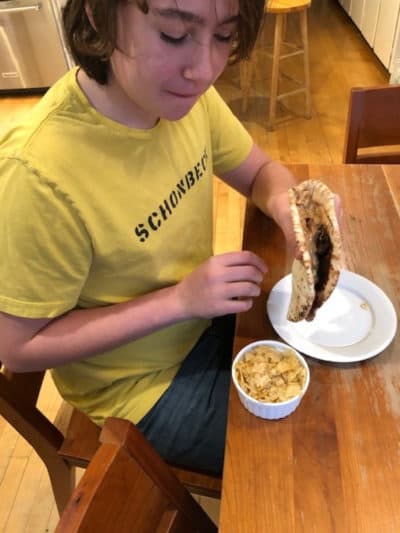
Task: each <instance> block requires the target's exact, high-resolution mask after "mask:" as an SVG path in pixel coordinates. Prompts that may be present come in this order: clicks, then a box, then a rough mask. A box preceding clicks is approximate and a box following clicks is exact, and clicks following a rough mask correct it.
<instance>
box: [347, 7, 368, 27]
mask: <svg viewBox="0 0 400 533" xmlns="http://www.w3.org/2000/svg"><path fill="white" fill-rule="evenodd" d="M365 3H366V2H365V0H352V2H351V7H350V17H351V18H352V19H353V21H354V23H355V24H356V26H357V27H358V28H359V29H360V30H361V25H362V18H363V14H364V5H365Z"/></svg>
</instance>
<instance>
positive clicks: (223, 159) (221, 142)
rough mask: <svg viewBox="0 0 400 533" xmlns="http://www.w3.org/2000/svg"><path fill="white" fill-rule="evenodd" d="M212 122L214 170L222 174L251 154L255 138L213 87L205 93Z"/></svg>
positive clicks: (210, 121)
mask: <svg viewBox="0 0 400 533" xmlns="http://www.w3.org/2000/svg"><path fill="white" fill-rule="evenodd" d="M205 98H206V102H207V110H208V116H209V123H210V132H211V145H212V156H213V170H214V172H215V174H217V175H221V174H224V173H225V172H229V171H231V170H233V169H235V168H236V167H238V166H239V165H240V164H241V163H243V161H244V160H245V159H246V157H247V156H248V155H249V153H250V150H251V148H252V146H253V139H252V137H251V136H250V134H249V132H248V131H247V130H246V128H245V127H244V126H243V124H241V122H240V121H239V120H238V118H237V117H236V116H235V115H234V114H233V113H232V111H231V110H230V108H229V107H228V105H227V104H226V103H225V102H224V100H223V99H222V97H221V96H220V95H219V94H218V92H217V90H216V89H215V88H214V87H211V88H210V89H209V90H208V91H207V93H206V94H205Z"/></svg>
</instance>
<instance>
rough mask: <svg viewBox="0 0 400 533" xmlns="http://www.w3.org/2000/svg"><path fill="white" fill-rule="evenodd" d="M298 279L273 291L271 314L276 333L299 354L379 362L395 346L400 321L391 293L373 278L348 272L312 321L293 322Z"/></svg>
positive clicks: (337, 360)
mask: <svg viewBox="0 0 400 533" xmlns="http://www.w3.org/2000/svg"><path fill="white" fill-rule="evenodd" d="M291 292H292V275H291V274H289V275H288V276H286V277H284V278H282V279H281V280H280V281H278V283H277V284H276V285H275V286H274V287H273V289H272V291H271V293H270V295H269V298H268V301H267V314H268V317H269V319H270V321H271V324H272V326H273V328H274V329H275V331H276V332H277V333H278V335H280V337H282V339H283V340H284V341H286V342H287V343H288V344H290V345H291V346H293V348H295V349H296V350H299V351H300V352H302V353H304V354H306V355H309V356H311V357H315V358H316V359H321V360H323V361H332V362H335V363H353V362H355V361H362V360H364V359H369V358H370V357H374V356H375V355H377V354H378V353H380V352H382V351H383V350H384V349H385V348H386V347H387V346H388V345H389V344H390V342H391V341H392V339H393V337H394V335H395V333H396V328H397V316H396V311H395V309H394V307H393V304H392V302H391V301H390V300H389V298H388V297H387V296H386V294H385V293H384V292H383V291H382V290H381V289H380V288H379V287H377V286H376V285H375V284H374V283H372V282H371V281H369V280H368V279H366V278H364V277H362V276H360V275H358V274H355V273H354V272H349V271H347V270H343V271H342V272H341V274H340V278H339V282H338V284H337V286H336V288H335V290H334V291H333V293H332V295H331V297H330V298H329V299H328V300H327V302H325V304H324V305H323V306H322V307H321V308H320V309H319V310H318V311H317V314H316V317H315V318H314V320H313V321H312V322H307V321H305V320H302V321H301V322H289V321H288V320H287V319H286V314H287V310H288V306H289V301H290V296H291Z"/></svg>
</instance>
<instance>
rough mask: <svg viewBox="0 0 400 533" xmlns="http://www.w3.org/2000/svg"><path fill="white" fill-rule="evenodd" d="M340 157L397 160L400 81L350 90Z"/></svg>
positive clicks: (353, 160)
mask: <svg viewBox="0 0 400 533" xmlns="http://www.w3.org/2000/svg"><path fill="white" fill-rule="evenodd" d="M385 147H390V149H389V150H387V149H385ZM362 148H364V149H365V148H370V149H373V150H372V151H371V153H368V154H365V153H364V152H365V150H364V151H363V153H360V152H359V150H360V149H362ZM377 148H379V149H378V150H377ZM343 160H344V162H345V163H378V164H379V163H382V164H384V163H389V164H390V163H400V85H393V86H383V87H370V88H353V89H352V90H351V94H350V103H349V111H348V117H347V129H346V139H345V147H344V156H343Z"/></svg>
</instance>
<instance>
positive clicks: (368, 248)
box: [220, 165, 400, 533]
mask: <svg viewBox="0 0 400 533" xmlns="http://www.w3.org/2000/svg"><path fill="white" fill-rule="evenodd" d="M290 168H292V170H293V172H294V173H295V174H296V175H297V176H298V178H299V179H307V178H317V179H322V180H323V181H324V182H325V183H327V185H328V186H329V187H330V188H331V189H332V190H333V191H335V192H337V193H339V194H340V196H341V198H342V201H343V206H344V210H345V216H344V221H343V244H344V252H345V258H346V268H347V269H348V270H351V271H354V272H357V273H358V274H361V275H362V276H365V277H366V278H368V279H370V280H371V281H373V282H374V283H376V284H377V285H378V286H379V287H381V288H382V289H383V290H384V291H385V292H386V294H387V295H388V296H389V298H390V299H391V300H392V302H393V304H394V306H395V309H396V313H397V314H398V313H399V309H400V269H399V264H400V246H399V237H398V236H399V235H400V219H399V209H398V207H399V206H398V203H399V201H400V195H399V186H398V181H399V180H400V166H391V167H381V166H366V165H364V166H362V165H359V166H352V165H328V166H324V165H291V166H290ZM389 185H390V187H389ZM243 244H244V248H245V249H250V250H253V251H254V252H256V253H257V254H259V255H260V256H262V257H263V258H264V259H265V260H266V262H267V263H268V265H269V272H268V274H267V276H266V277H265V281H264V285H263V291H262V295H261V297H260V298H258V299H257V301H256V302H255V305H254V307H253V309H252V310H251V311H250V312H248V313H246V314H243V315H240V317H239V319H238V323H237V335H236V340H235V353H236V352H237V351H238V350H239V349H241V348H242V347H243V346H244V345H245V344H247V343H248V342H251V341H253V340H257V339H263V338H264V339H271V338H272V339H278V336H277V335H276V334H275V332H274V331H273V329H272V327H271V324H270V322H269V320H268V318H267V316H266V312H265V306H266V299H267V296H268V294H269V292H270V290H271V288H272V287H273V285H274V284H275V283H276V282H277V281H278V280H279V279H280V278H282V277H283V276H284V275H286V274H287V273H288V272H289V271H290V267H291V259H290V258H289V257H288V254H287V253H286V250H285V243H284V239H283V236H282V234H281V232H280V230H279V229H278V228H277V227H276V226H275V224H274V223H272V222H271V221H270V220H268V219H267V218H266V217H264V216H263V215H262V214H261V213H260V212H259V211H258V210H257V209H256V208H254V207H253V206H251V205H249V206H248V208H247V211H246V222H245V232H244V243H243ZM354 327H357V324H354ZM399 352H400V341H399V334H398V333H397V334H396V336H395V339H394V340H393V342H392V343H391V344H390V346H389V347H388V348H387V349H386V350H384V352H383V353H381V354H379V355H378V356H376V357H374V358H372V359H369V360H367V361H364V362H361V363H353V364H348V365H339V364H334V363H326V362H320V361H318V360H315V359H312V358H310V357H308V358H307V361H308V363H309V365H310V371H311V382H310V386H309V389H308V391H307V393H306V395H305V397H304V399H303V401H302V402H301V404H300V406H299V408H298V409H297V410H296V411H295V412H294V413H293V414H292V415H290V416H289V417H287V418H285V419H282V420H278V421H268V420H262V419H260V418H257V417H255V416H253V415H252V414H250V413H249V412H248V411H246V410H245V408H244V407H243V406H242V405H241V403H240V401H239V399H238V396H237V394H236V391H234V390H233V388H232V390H231V395H230V409H229V423H228V434H227V443H226V458H225V468H224V478H223V493H222V504H221V516H220V531H221V532H222V533H227V532H234V533H241V532H248V533H253V532H263V531H268V532H269V533H286V532H290V533H300V532H306V533H311V532H316V533H317V532H318V533H320V532H324V533H329V532H338V533H347V532H348V533H350V532H351V533H354V532H357V533H358V532H362V533H364V532H368V533H376V532H380V533H389V532H395V531H400V451H399V450H400V449H399V443H400V353H399Z"/></svg>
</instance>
